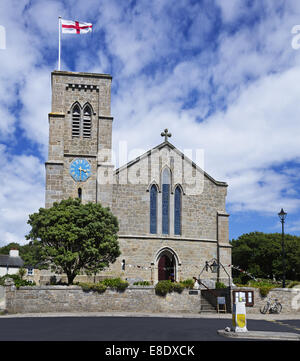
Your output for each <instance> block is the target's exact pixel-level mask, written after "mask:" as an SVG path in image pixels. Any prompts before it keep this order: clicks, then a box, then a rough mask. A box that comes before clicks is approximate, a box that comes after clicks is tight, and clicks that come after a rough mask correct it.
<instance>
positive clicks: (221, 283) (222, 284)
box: [215, 282, 227, 288]
mask: <svg viewBox="0 0 300 361" xmlns="http://www.w3.org/2000/svg"><path fill="white" fill-rule="evenodd" d="M215 287H216V288H227V286H226V285H224V283H223V282H216V286H215Z"/></svg>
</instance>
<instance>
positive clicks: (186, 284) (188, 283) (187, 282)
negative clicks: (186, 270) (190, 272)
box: [180, 279, 195, 289]
mask: <svg viewBox="0 0 300 361" xmlns="http://www.w3.org/2000/svg"><path fill="white" fill-rule="evenodd" d="M180 283H181V284H183V285H184V287H185V288H190V289H192V288H194V283H195V281H194V280H193V279H187V280H184V281H181V282H180Z"/></svg>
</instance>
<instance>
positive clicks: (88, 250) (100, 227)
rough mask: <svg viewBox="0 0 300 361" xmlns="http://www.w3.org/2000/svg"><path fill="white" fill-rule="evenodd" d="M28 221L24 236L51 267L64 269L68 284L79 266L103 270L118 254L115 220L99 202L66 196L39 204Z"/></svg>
mask: <svg viewBox="0 0 300 361" xmlns="http://www.w3.org/2000/svg"><path fill="white" fill-rule="evenodd" d="M28 223H29V224H30V226H31V231H30V232H29V234H28V235H27V236H26V238H27V239H32V240H33V241H34V243H35V244H36V245H38V246H39V248H40V251H41V256H42V259H43V260H45V261H48V262H50V264H51V268H52V270H54V271H56V272H64V273H66V275H67V277H68V284H72V283H73V280H74V278H75V277H76V275H78V274H79V272H80V271H81V270H84V271H87V272H90V271H93V272H95V270H96V269H97V270H98V271H100V270H103V269H104V268H105V267H107V266H108V265H109V263H113V262H115V260H116V258H117V257H118V256H119V255H120V249H119V243H118V237H117V232H118V220H117V218H116V217H115V216H114V215H113V214H112V213H111V212H110V210H109V208H103V207H102V206H101V204H99V203H87V204H82V203H81V201H80V200H79V199H71V198H69V199H67V200H63V201H61V202H60V203H57V202H55V203H54V204H53V206H52V207H51V208H48V209H46V208H40V209H39V212H38V213H34V214H31V215H30V216H29V220H28Z"/></svg>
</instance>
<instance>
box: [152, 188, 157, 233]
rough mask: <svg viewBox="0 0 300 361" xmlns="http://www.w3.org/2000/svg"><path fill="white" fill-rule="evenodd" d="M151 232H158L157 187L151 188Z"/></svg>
mask: <svg viewBox="0 0 300 361" xmlns="http://www.w3.org/2000/svg"><path fill="white" fill-rule="evenodd" d="M150 233H152V234H156V233H157V187H156V185H154V184H153V185H152V186H151V188H150Z"/></svg>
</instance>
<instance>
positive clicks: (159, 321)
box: [0, 317, 300, 342]
mask: <svg viewBox="0 0 300 361" xmlns="http://www.w3.org/2000/svg"><path fill="white" fill-rule="evenodd" d="M227 326H231V320H230V319H216V318H214V319H213V318H210V319H209V318H207V319H206V318H201V319H191V318H162V317H26V318H1V317H0V341H146V342H147V341H185V342H186V341H232V339H230V338H227V337H223V336H219V335H218V334H217V330H219V329H224V328H225V327H227ZM247 328H248V330H251V331H274V332H294V333H300V320H291V321H289V320H284V321H278V322H277V321H275V322H274V321H273V322H269V321H262V320H247ZM297 328H298V329H299V330H297ZM235 341H236V340H235Z"/></svg>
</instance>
